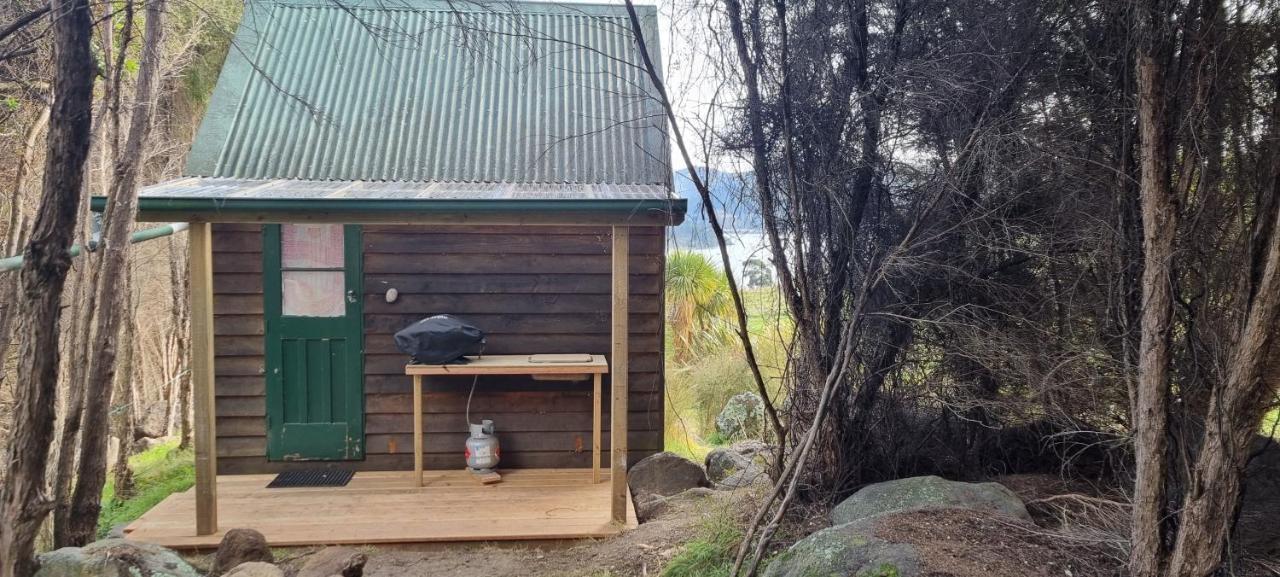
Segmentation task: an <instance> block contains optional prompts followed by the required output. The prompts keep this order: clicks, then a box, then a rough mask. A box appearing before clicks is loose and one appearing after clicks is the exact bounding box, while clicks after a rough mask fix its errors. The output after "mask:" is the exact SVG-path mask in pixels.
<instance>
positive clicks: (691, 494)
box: [635, 487, 715, 523]
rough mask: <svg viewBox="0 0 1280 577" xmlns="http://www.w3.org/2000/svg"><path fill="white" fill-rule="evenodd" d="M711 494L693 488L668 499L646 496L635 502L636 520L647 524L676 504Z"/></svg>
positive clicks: (703, 488) (701, 488) (701, 489)
mask: <svg viewBox="0 0 1280 577" xmlns="http://www.w3.org/2000/svg"><path fill="white" fill-rule="evenodd" d="M713 494H715V492H714V491H712V490H711V489H708V488H706V487H694V488H692V489H689V490H688V491H684V492H681V493H677V494H675V495H672V496H670V497H661V496H658V495H648V496H646V498H645V499H644V500H641V501H636V502H635V506H636V520H637V521H640V522H641V523H648V522H649V521H651V520H653V519H656V518H658V517H660V516H661V515H662V514H663V513H666V512H667V511H669V510H670V509H671V507H672V506H673V505H675V504H677V503H680V502H682V501H694V500H698V499H703V498H706V497H709V496H711V495H713Z"/></svg>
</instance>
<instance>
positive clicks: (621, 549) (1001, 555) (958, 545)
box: [193, 475, 1277, 577]
mask: <svg viewBox="0 0 1280 577" xmlns="http://www.w3.org/2000/svg"><path fill="white" fill-rule="evenodd" d="M995 480H996V481H998V482H1001V483H1003V484H1005V485H1006V486H1007V487H1009V488H1010V489H1012V490H1013V491H1014V492H1016V493H1018V494H1019V496H1021V497H1022V498H1023V499H1024V500H1025V501H1026V502H1027V503H1028V510H1029V511H1030V512H1031V514H1032V517H1033V518H1034V520H1035V524H1030V523H1025V522H1021V521H1016V520H1014V519H1010V518H1005V517H1001V516H997V515H991V514H984V513H980V512H974V511H960V510H944V511H916V512H906V513H899V514H894V515H891V516H889V517H887V518H886V519H885V521H884V522H882V523H880V524H879V528H878V530H877V532H876V536H877V537H879V538H881V539H885V540H887V541H893V542H900V543H909V544H912V545H915V546H916V547H917V548H918V549H919V550H920V552H921V554H922V557H923V561H924V567H923V569H924V570H925V571H924V574H925V575H927V576H928V577H989V576H995V575H1000V576H1013V575H1017V576H1026V577H1112V576H1116V577H1118V576H1120V575H1123V574H1124V560H1123V553H1122V551H1123V549H1122V547H1121V546H1120V545H1119V544H1118V543H1117V541H1116V539H1117V538H1122V536H1123V534H1124V532H1125V531H1127V528H1128V526H1127V524H1128V519H1127V516H1125V515H1124V514H1123V512H1121V513H1117V512H1116V511H1114V510H1111V509H1108V507H1109V506H1110V505H1108V503H1112V501H1111V499H1108V495H1106V494H1105V491H1103V490H1100V489H1099V488H1096V487H1091V486H1089V485H1087V484H1083V483H1077V482H1064V481H1062V480H1061V479H1058V478H1057V477H1053V476H1049V475H1016V476H1010V477H1004V478H1000V479H995ZM755 498H756V497H755V496H753V495H752V494H750V493H748V492H746V491H737V492H715V493H714V494H713V495H712V496H711V497H707V498H704V499H697V500H688V501H684V500H681V501H676V502H675V503H674V504H673V505H672V506H671V507H670V508H669V509H668V510H667V511H666V512H664V513H663V514H661V515H660V516H659V517H658V518H656V519H654V520H651V521H649V522H648V523H644V524H642V525H640V526H639V527H638V528H637V529H635V530H632V531H628V532H627V533H625V534H623V535H621V536H619V537H616V538H613V539H601V540H592V541H569V542H525V543H503V544H489V543H480V544H436V545H423V546H395V547H388V546H380V547H363V548H361V550H362V551H364V552H365V553H366V554H367V555H368V556H369V563H368V565H367V566H366V567H365V572H364V575H366V576H367V577H657V576H658V575H660V574H661V571H662V568H663V567H664V566H665V565H666V564H667V562H668V561H670V559H671V558H672V557H674V556H675V555H676V554H677V553H679V552H680V551H681V548H682V546H683V545H684V544H685V543H687V542H689V541H690V540H691V539H693V538H695V537H696V536H698V535H699V531H700V529H701V527H702V524H703V522H704V520H706V519H708V518H712V517H715V518H720V519H723V518H725V515H726V514H728V515H732V516H734V517H736V518H739V519H744V518H745V516H747V515H749V514H750V513H751V512H753V511H754V510H755V504H754V499H755ZM799 517H802V518H800V519H798V520H797V521H796V522H793V523H791V524H789V528H788V530H787V531H784V532H783V533H785V534H786V535H785V537H784V538H783V541H784V542H782V543H778V546H779V547H785V546H786V545H787V543H786V541H792V540H795V539H798V538H801V537H803V535H805V534H808V533H811V532H813V531H816V530H818V529H821V528H822V527H824V526H826V525H827V520H826V515H825V513H824V512H823V511H819V510H809V511H805V512H803V513H800V514H799ZM335 522H337V523H340V522H341V520H335ZM310 552H312V550H303V549H294V550H282V551H279V552H278V554H277V561H278V562H280V563H281V565H284V566H293V567H297V566H299V565H301V564H302V563H303V562H305V559H306V556H307V555H308V554H309V553H310ZM193 561H195V564H196V565H197V566H198V567H200V566H206V564H207V562H208V560H207V559H193ZM1245 565H1247V566H1238V567H1236V568H1235V569H1236V571H1237V574H1239V575H1245V576H1250V577H1253V576H1259V577H1261V576H1267V575H1277V573H1272V572H1271V571H1273V570H1274V568H1272V569H1268V566H1269V565H1271V564H1270V563H1268V562H1266V561H1265V560H1264V561H1251V562H1248V563H1245Z"/></svg>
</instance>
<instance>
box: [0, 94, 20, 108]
mask: <svg viewBox="0 0 1280 577" xmlns="http://www.w3.org/2000/svg"><path fill="white" fill-rule="evenodd" d="M2 102H4V107H5V108H7V109H9V110H17V109H18V108H21V107H22V102H20V101H19V100H18V99H17V98H14V97H12V96H6V97H5V98H4V100H3V101H2Z"/></svg>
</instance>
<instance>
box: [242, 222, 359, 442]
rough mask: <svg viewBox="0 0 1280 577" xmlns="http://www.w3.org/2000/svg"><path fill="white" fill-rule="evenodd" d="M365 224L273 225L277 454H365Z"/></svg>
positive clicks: (269, 304)
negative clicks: (362, 241) (362, 227)
mask: <svg viewBox="0 0 1280 577" xmlns="http://www.w3.org/2000/svg"><path fill="white" fill-rule="evenodd" d="M360 254H361V247H360V227H358V226H345V227H344V226H342V225H288V224H286V225H267V226H265V227H264V228H263V293H264V302H263V305H264V307H263V308H264V313H265V319H264V321H265V325H266V327H265V328H266V353H267V354H266V357H267V358H266V361H267V456H268V458H269V459H271V460H289V461H296V460H353V459H363V458H364V381H363V370H362V369H363V361H362V359H363V339H362V329H363V323H362V320H361V313H362V307H361V298H360V287H361V279H360V272H361V271H360V269H361V266H360V265H361V262H360Z"/></svg>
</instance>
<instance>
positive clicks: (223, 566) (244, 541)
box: [211, 529, 276, 575]
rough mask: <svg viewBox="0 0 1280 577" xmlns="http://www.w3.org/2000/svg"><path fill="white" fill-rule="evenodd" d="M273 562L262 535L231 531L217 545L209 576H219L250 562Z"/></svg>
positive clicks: (244, 530) (248, 531)
mask: <svg viewBox="0 0 1280 577" xmlns="http://www.w3.org/2000/svg"><path fill="white" fill-rule="evenodd" d="M275 560H276V558H275V555H273V554H272V553H271V547H269V546H268V545H267V538H266V537H263V536H262V533H259V532H258V531H256V530H253V529H232V530H230V531H227V533H226V534H225V535H223V536H222V542H220V543H218V552H217V553H216V554H214V557H213V569H212V570H211V574H212V575H221V574H222V573H223V572H224V571H227V570H228V569H231V568H232V567H235V566H237V565H240V564H242V563H249V562H251V561H261V562H266V563H274V562H275Z"/></svg>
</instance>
